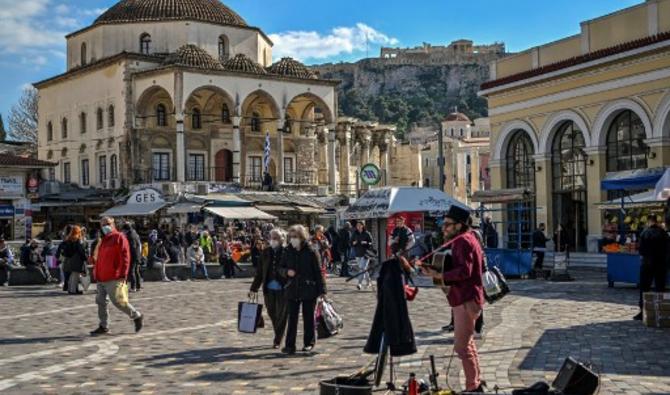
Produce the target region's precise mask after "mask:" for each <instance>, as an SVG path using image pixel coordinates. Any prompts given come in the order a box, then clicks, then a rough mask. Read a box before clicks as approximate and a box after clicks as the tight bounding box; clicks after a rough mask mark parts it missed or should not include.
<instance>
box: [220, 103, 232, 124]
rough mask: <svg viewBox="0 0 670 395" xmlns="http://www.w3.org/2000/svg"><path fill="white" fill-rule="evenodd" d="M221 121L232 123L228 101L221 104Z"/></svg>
mask: <svg viewBox="0 0 670 395" xmlns="http://www.w3.org/2000/svg"><path fill="white" fill-rule="evenodd" d="M221 122H223V123H230V109H228V105H227V104H226V103H223V106H221Z"/></svg>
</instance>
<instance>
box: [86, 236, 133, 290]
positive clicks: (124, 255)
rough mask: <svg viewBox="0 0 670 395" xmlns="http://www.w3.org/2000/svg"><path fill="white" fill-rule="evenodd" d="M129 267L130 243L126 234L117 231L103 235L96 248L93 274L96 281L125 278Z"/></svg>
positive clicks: (102, 281)
mask: <svg viewBox="0 0 670 395" xmlns="http://www.w3.org/2000/svg"><path fill="white" fill-rule="evenodd" d="M129 267H130V245H129V244H128V239H127V238H126V236H125V235H124V234H123V233H121V232H118V231H116V230H115V231H113V232H112V233H110V234H108V235H106V236H104V237H103V238H102V240H101V241H100V248H99V249H98V260H97V261H96V262H95V268H94V274H95V279H96V281H98V282H101V283H104V282H107V281H113V280H125V279H126V277H127V276H128V268H129Z"/></svg>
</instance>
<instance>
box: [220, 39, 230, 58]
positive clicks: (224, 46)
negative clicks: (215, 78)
mask: <svg viewBox="0 0 670 395" xmlns="http://www.w3.org/2000/svg"><path fill="white" fill-rule="evenodd" d="M229 56H230V51H229V50H228V37H226V36H225V35H223V34H222V35H220V36H219V60H227V59H228V57H229Z"/></svg>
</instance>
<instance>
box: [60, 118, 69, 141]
mask: <svg viewBox="0 0 670 395" xmlns="http://www.w3.org/2000/svg"><path fill="white" fill-rule="evenodd" d="M60 136H61V138H64V139H66V138H67V118H63V120H62V121H61V122H60Z"/></svg>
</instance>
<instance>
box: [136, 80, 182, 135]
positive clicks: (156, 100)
mask: <svg viewBox="0 0 670 395" xmlns="http://www.w3.org/2000/svg"><path fill="white" fill-rule="evenodd" d="M159 104H162V105H164V106H165V108H166V111H167V114H166V117H167V118H168V120H167V125H168V126H170V121H171V119H173V117H171V116H173V115H174V101H173V98H172V96H171V95H170V93H169V91H168V90H167V89H165V88H163V87H162V86H160V85H154V86H152V87H151V88H148V89H146V90H145V91H144V92H142V94H141V95H140V96H139V98H138V99H137V102H136V104H135V118H136V120H137V121H138V123H139V124H140V125H139V126H140V127H156V126H157V119H156V116H157V115H156V109H157V107H158V105H159Z"/></svg>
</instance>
